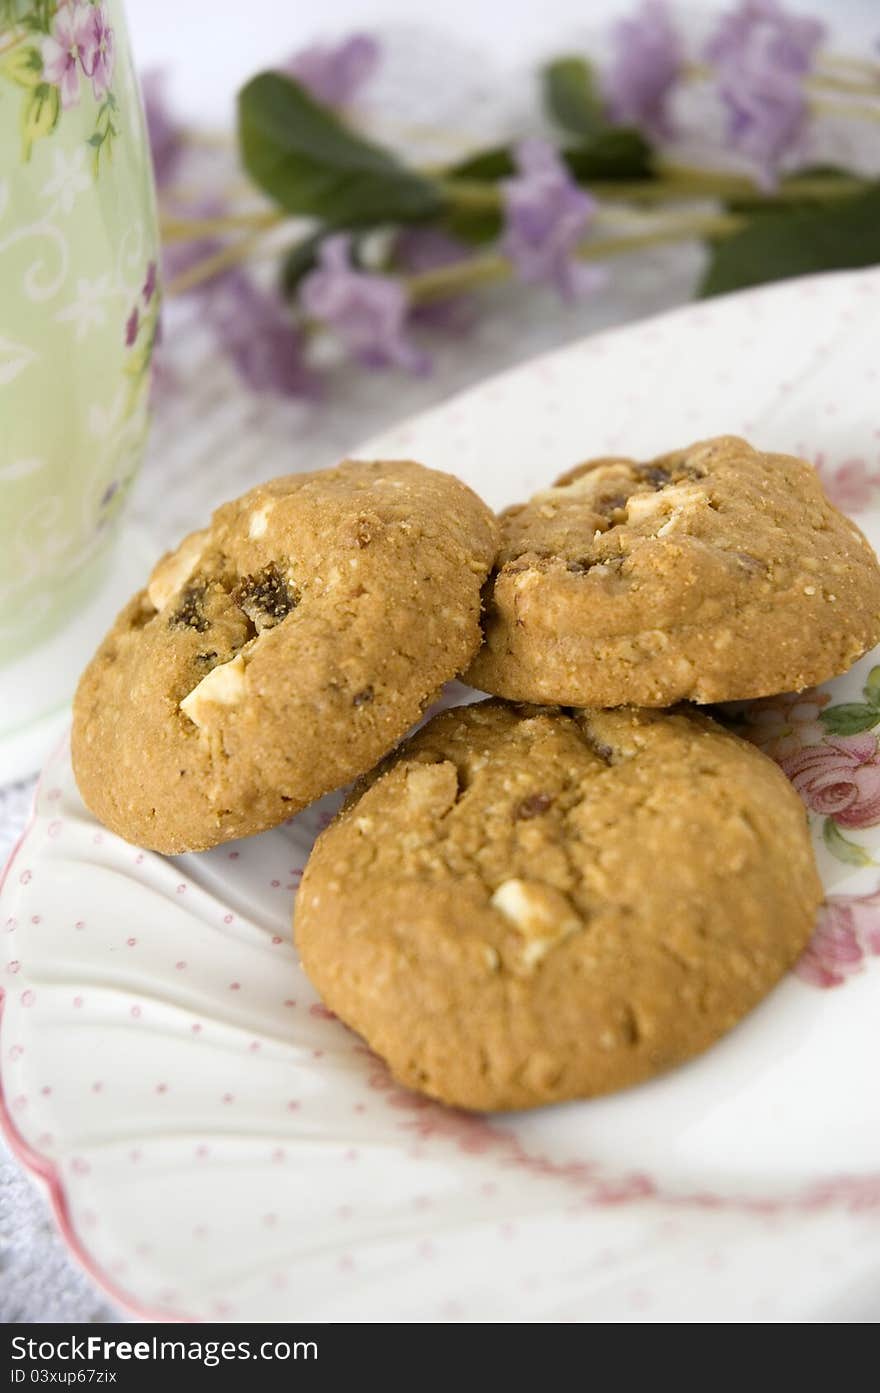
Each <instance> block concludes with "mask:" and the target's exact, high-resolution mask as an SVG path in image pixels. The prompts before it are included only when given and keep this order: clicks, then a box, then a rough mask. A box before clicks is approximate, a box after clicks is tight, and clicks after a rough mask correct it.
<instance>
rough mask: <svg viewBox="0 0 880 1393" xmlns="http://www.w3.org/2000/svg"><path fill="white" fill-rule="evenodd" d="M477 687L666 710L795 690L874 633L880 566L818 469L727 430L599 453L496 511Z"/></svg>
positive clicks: (876, 636)
mask: <svg viewBox="0 0 880 1393" xmlns="http://www.w3.org/2000/svg"><path fill="white" fill-rule="evenodd" d="M501 526H502V541H501V549H500V553H499V556H498V561H497V563H496V570H495V572H494V574H493V578H492V581H491V583H490V585H489V586H488V587H487V601H486V604H487V615H486V621H485V634H486V643H485V645H484V647H483V648H482V649H481V650H480V652H479V653H478V655H477V657H476V659H475V661H474V663H473V666H472V667H471V669H470V672H469V674H468V675H467V679H466V680H467V681H469V682H471V683H472V684H473V685H474V686H475V687H479V688H481V689H482V690H483V691H486V692H492V693H494V694H495V695H497V696H504V697H508V698H510V699H512V700H517V701H539V702H559V703H561V704H563V705H566V706H568V705H572V706H622V705H627V704H633V705H641V706H669V705H673V704H674V703H675V702H677V701H681V700H685V699H687V700H690V701H695V702H718V701H735V700H740V699H743V698H747V697H760V696H768V695H772V694H774V693H777V692H788V691H800V690H801V689H802V688H804V687H808V686H811V685H813V684H814V683H817V682H823V681H825V680H826V679H827V678H829V677H833V676H835V675H836V674H838V673H842V672H846V671H847V670H848V669H849V668H850V667H851V666H852V664H853V663H854V662H855V661H856V659H857V658H859V657H861V655H862V654H863V653H864V652H866V651H867V650H868V649H869V648H871V647H872V646H873V645H874V644H875V643H877V642H878V640H880V568H878V565H877V559H876V557H875V556H874V553H873V551H872V550H871V547H870V546H869V544H868V543H867V541H866V540H865V538H864V537H863V536H862V534H861V532H860V531H859V529H858V528H857V527H856V526H855V524H854V523H852V522H850V521H849V519H848V518H845V517H843V516H842V514H840V513H839V512H838V511H837V509H836V508H834V507H833V506H832V505H831V504H830V503H829V502H828V500H827V498H826V497H825V495H824V494H823V492H822V486H821V483H820V481H819V478H818V475H817V474H816V471H815V470H814V469H813V468H812V467H811V466H810V465H808V464H806V463H804V461H802V460H798V459H794V458H792V457H791V456H788V455H768V454H762V453H761V452H760V451H758V450H754V449H752V447H751V446H750V445H748V444H747V443H746V442H745V441H744V440H740V439H738V438H737V437H735V436H720V437H719V438H718V439H716V440H706V441H702V442H701V443H699V444H696V445H691V446H690V447H689V448H688V449H686V450H677V451H675V452H674V453H672V454H669V455H663V456H662V457H661V458H659V459H657V460H654V461H653V462H652V463H650V464H638V463H636V462H635V461H634V460H629V459H599V460H593V461H591V462H590V463H588V464H583V465H580V466H579V467H578V468H576V469H573V470H572V471H571V472H570V473H569V474H564V475H563V476H562V478H561V479H559V480H558V481H557V482H556V484H555V485H554V486H553V487H552V488H549V489H545V490H543V492H541V493H537V494H536V495H535V496H534V498H532V499H531V500H530V501H529V502H528V503H526V504H523V505H521V506H518V507H513V508H508V510H507V511H506V512H505V513H504V514H503V515H502V518H501Z"/></svg>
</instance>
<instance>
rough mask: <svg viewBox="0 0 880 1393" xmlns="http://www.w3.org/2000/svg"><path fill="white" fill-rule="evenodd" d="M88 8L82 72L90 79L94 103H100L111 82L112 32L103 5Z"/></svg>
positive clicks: (82, 53)
mask: <svg viewBox="0 0 880 1393" xmlns="http://www.w3.org/2000/svg"><path fill="white" fill-rule="evenodd" d="M87 8H88V11H89V13H88V27H87V31H86V39H85V42H84V43H83V47H82V52H81V55H80V56H81V59H82V65H83V72H84V73H85V75H86V77H90V78H91V79H92V92H93V93H94V97H95V101H96V102H102V101H103V100H104V98H105V97H106V95H107V93H108V92H109V90H110V83H111V82H112V80H113V63H114V59H115V56H116V54H115V47H116V46H115V40H114V38H113V30H112V29H111V27H110V25H109V23H108V21H107V11H106V10H105V9H104V6H103V5H90V6H88V7H87Z"/></svg>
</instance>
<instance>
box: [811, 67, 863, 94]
mask: <svg viewBox="0 0 880 1393" xmlns="http://www.w3.org/2000/svg"><path fill="white" fill-rule="evenodd" d="M807 86H808V87H812V88H813V90H814V91H816V92H848V93H852V95H853V96H856V97H858V96H862V97H880V74H878V76H877V77H875V78H874V80H873V81H871V80H870V79H868V80H865V79H864V78H861V79H858V80H856V81H854V80H853V79H852V78H850V77H838V76H836V75H835V74H834V73H821V72H818V73H812V74H811V75H810V77H808V78H807Z"/></svg>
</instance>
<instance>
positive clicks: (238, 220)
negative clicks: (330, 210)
mask: <svg viewBox="0 0 880 1393" xmlns="http://www.w3.org/2000/svg"><path fill="white" fill-rule="evenodd" d="M286 216H287V215H286V214H285V213H283V212H281V210H280V209H276V208H269V209H264V210H261V211H260V212H253V213H229V214H227V215H225V216H223V217H217V218H175V217H172V216H170V215H165V216H163V217H161V218H160V220H159V228H160V231H161V233H162V239H163V241H165V242H186V241H190V240H192V239H194V238H196V237H217V236H222V235H223V234H224V233H227V232H237V231H238V230H239V229H240V228H257V229H265V228H269V227H277V226H279V225H280V224H281V223H282V222H284V221H285V218H286Z"/></svg>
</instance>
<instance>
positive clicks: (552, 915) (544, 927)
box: [491, 880, 580, 951]
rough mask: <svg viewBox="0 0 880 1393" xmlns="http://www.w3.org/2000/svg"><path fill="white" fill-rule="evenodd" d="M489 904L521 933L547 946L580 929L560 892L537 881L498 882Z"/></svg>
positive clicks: (578, 922) (569, 906) (577, 921)
mask: <svg viewBox="0 0 880 1393" xmlns="http://www.w3.org/2000/svg"><path fill="white" fill-rule="evenodd" d="M491 903H492V905H493V907H494V908H495V909H497V910H498V911H499V912H500V913H501V914H503V915H504V917H505V919H507V920H508V921H509V922H510V923H511V924H513V926H514V928H516V929H517V930H518V931H519V932H520V933H521V934H524V935H525V936H526V937H527V938H530V939H539V940H542V941H546V942H547V943H548V945H549V944H550V943H552V942H553V941H554V940H555V939H557V938H562V937H563V936H564V935H565V934H569V933H573V932H574V930H575V929H578V928H580V920H579V919H578V917H577V915H576V914H575V913H574V912H573V910H572V907H571V905H570V904H569V902H568V900H567V899H566V897H565V895H563V893H562V891H561V890H556V889H555V888H554V887H553V886H552V885H544V884H542V883H541V882H540V881H535V880H505V881H502V883H501V884H500V885H499V886H498V889H497V890H496V891H495V893H494V895H493V896H492V900H491ZM545 951H546V949H545Z"/></svg>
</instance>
